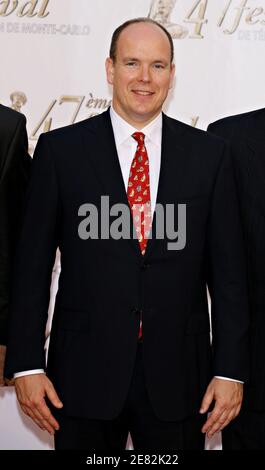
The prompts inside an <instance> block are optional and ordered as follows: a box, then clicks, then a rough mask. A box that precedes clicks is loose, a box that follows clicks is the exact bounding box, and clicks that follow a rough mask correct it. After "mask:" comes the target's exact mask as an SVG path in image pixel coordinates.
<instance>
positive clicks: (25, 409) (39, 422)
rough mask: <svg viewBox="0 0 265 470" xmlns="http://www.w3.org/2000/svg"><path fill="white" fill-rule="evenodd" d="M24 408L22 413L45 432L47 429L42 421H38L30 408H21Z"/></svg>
mask: <svg viewBox="0 0 265 470" xmlns="http://www.w3.org/2000/svg"><path fill="white" fill-rule="evenodd" d="M21 408H22V411H23V412H24V413H25V414H26V415H27V416H29V417H30V418H31V419H32V420H33V421H34V423H36V424H37V425H38V426H39V428H40V429H42V430H43V431H45V427H44V426H43V424H42V422H41V420H39V419H37V418H36V417H35V415H34V413H33V411H32V410H31V409H30V408H29V407H28V406H23V405H22V406H21Z"/></svg>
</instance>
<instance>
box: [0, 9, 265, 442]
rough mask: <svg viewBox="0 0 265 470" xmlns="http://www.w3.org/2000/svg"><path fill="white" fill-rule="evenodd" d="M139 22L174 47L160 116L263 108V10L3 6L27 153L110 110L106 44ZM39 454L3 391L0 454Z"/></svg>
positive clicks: (0, 91)
mask: <svg viewBox="0 0 265 470" xmlns="http://www.w3.org/2000/svg"><path fill="white" fill-rule="evenodd" d="M138 16H151V17H152V18H154V19H156V20H158V21H161V22H162V23H163V24H164V25H165V26H166V27H167V28H168V30H169V31H170V32H171V34H172V36H173V38H174V45H175V63H176V82H175V86H174V88H173V91H172V93H171V95H170V97H169V99H168V101H167V103H166V112H167V113H168V114H169V115H171V116H172V117H176V118H179V119H181V120H183V121H185V122H187V123H190V124H191V125H196V126H197V127H200V128H205V127H206V126H207V124H208V123H209V122H210V121H213V120H216V119H218V118H219V117H221V116H224V115H228V114H234V113H240V112H244V111H248V110H251V109H255V108H260V107H263V106H264V103H265V96H264V82H265V65H264V52H265V47H264V46H265V0H208V1H207V0H134V1H133V2H130V3H129V2H125V1H124V0H32V1H25V0H15V1H11V0H5V1H3V0H2V1H0V45H1V47H0V54H1V56H0V57H1V61H0V70H1V71H0V102H2V103H3V104H5V105H7V106H11V107H13V108H14V109H17V110H19V111H21V112H23V113H24V114H25V115H26V117H27V120H28V135H29V144H30V151H31V153H32V152H33V150H34V147H35V145H36V141H37V139H38V136H39V135H40V133H41V132H45V131H47V130H49V129H54V128H56V127H60V126H65V125H68V124H70V123H72V122H74V121H79V120H82V119H85V118H87V117H90V116H92V115H94V114H97V113H100V112H102V111H103V110H104V109H106V107H107V106H108V105H109V104H110V101H111V90H110V89H109V87H108V86H107V84H106V80H105V70H104V61H105V58H106V57H107V55H108V50H109V43H110V39H111V34H112V32H113V30H114V29H115V28H116V26H118V25H119V24H120V23H122V22H123V21H125V20H127V19H129V18H133V17H138ZM55 270H56V272H55V275H54V285H55V286H56V282H57V278H58V275H57V274H58V270H59V268H58V265H56V267H55ZM52 290H53V294H54V292H55V288H54V287H53V288H52ZM51 307H52V306H51ZM51 310H52V308H51ZM214 445H215V443H211V446H214ZM48 448H52V441H51V439H50V438H49V436H46V434H44V433H43V432H42V431H38V430H37V428H36V427H35V426H34V425H32V424H31V422H30V421H29V420H28V419H27V418H26V417H24V416H22V414H21V413H20V412H19V410H18V408H17V405H16V402H15V397H14V391H13V390H12V389H10V388H9V389H2V390H1V391H0V449H48Z"/></svg>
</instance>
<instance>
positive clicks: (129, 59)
mask: <svg viewBox="0 0 265 470" xmlns="http://www.w3.org/2000/svg"><path fill="white" fill-rule="evenodd" d="M130 61H132V62H134V61H135V62H141V59H137V58H136V57H124V59H122V62H130ZM152 63H153V64H157V63H160V64H164V65H168V64H169V61H168V60H165V59H155V60H153V61H152Z"/></svg>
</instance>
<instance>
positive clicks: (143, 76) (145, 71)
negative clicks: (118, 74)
mask: <svg viewBox="0 0 265 470" xmlns="http://www.w3.org/2000/svg"><path fill="white" fill-rule="evenodd" d="M150 79H151V76H150V70H149V66H148V65H144V64H143V65H142V66H141V68H140V73H139V80H140V81H141V82H150Z"/></svg>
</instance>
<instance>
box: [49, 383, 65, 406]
mask: <svg viewBox="0 0 265 470" xmlns="http://www.w3.org/2000/svg"><path fill="white" fill-rule="evenodd" d="M46 393H47V397H48V398H49V400H50V402H51V403H52V404H53V406H55V407H56V408H62V407H63V403H62V402H61V400H60V398H59V397H58V395H57V393H56V391H55V389H54V387H53V385H52V384H51V382H50V383H49V385H48V386H47V387H46Z"/></svg>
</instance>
